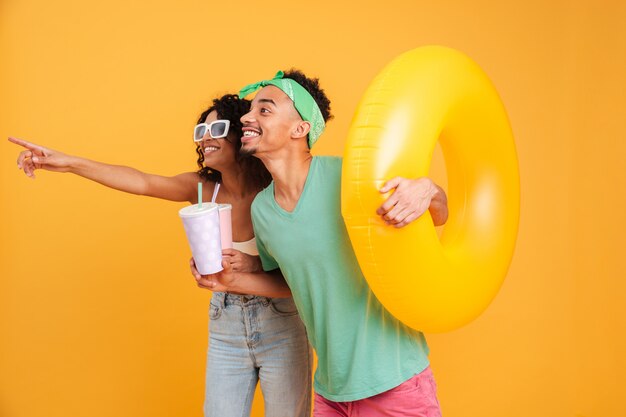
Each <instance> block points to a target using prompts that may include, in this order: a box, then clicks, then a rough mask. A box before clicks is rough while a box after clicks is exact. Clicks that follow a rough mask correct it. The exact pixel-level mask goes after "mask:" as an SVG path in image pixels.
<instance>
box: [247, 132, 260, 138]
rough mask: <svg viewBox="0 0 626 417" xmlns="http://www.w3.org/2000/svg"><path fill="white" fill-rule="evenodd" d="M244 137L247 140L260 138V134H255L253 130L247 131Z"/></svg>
mask: <svg viewBox="0 0 626 417" xmlns="http://www.w3.org/2000/svg"><path fill="white" fill-rule="evenodd" d="M243 136H244V137H246V138H250V137H253V136H259V134H258V133H257V132H254V131H252V130H246V131H245V132H243Z"/></svg>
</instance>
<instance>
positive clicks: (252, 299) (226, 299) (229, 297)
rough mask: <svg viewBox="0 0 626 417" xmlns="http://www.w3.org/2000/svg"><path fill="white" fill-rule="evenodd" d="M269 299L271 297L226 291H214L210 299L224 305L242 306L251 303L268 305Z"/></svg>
mask: <svg viewBox="0 0 626 417" xmlns="http://www.w3.org/2000/svg"><path fill="white" fill-rule="evenodd" d="M270 300H271V298H268V297H261V296H259V295H240V294H231V293H228V292H214V293H213V300H212V301H213V303H217V304H218V305H220V306H222V307H224V306H227V305H230V304H238V305H242V306H243V305H252V304H264V305H268V304H269V303H270Z"/></svg>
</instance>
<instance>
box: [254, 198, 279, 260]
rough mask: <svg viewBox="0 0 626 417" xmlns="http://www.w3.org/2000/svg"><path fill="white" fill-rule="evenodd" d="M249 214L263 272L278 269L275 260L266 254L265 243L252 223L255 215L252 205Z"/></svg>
mask: <svg viewBox="0 0 626 417" xmlns="http://www.w3.org/2000/svg"><path fill="white" fill-rule="evenodd" d="M251 214H252V229H253V230H254V236H255V237H256V248H257V250H258V251H259V257H260V258H261V264H262V265H263V270H264V271H273V270H275V269H278V262H276V259H274V258H273V257H272V255H270V254H269V253H268V252H267V248H266V247H265V243H263V239H261V237H260V236H259V233H258V229H257V226H256V224H255V221H254V217H255V214H256V213H255V205H254V203H253V204H252V213H251Z"/></svg>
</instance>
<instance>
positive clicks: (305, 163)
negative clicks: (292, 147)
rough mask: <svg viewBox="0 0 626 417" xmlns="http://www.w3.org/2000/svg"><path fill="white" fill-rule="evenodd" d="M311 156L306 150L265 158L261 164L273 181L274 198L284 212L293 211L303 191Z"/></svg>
mask: <svg viewBox="0 0 626 417" xmlns="http://www.w3.org/2000/svg"><path fill="white" fill-rule="evenodd" d="M312 160H313V156H312V155H311V153H310V152H309V151H308V150H307V151H305V152H303V151H301V150H299V151H295V152H285V153H284V154H282V155H280V156H267V157H265V158H263V163H264V164H265V166H266V167H267V169H268V171H269V172H270V174H272V179H273V180H274V198H275V199H276V202H277V203H278V205H280V206H281V207H282V208H283V209H284V210H286V211H289V212H291V211H293V210H294V209H295V208H296V205H297V204H298V200H299V199H300V196H301V195H302V191H303V190H304V184H305V183H306V179H307V176H308V175H309V168H310V166H311V161H312Z"/></svg>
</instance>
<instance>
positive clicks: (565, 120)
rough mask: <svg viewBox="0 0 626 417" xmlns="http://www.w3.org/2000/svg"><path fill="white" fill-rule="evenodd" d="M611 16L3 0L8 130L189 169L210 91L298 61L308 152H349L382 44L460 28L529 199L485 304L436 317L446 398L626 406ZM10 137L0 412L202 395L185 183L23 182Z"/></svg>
mask: <svg viewBox="0 0 626 417" xmlns="http://www.w3.org/2000/svg"><path fill="white" fill-rule="evenodd" d="M624 21H626V2H623V1H621V2H620V1H599V2H594V1H591V0H589V1H552V2H540V1H523V2H521V1H520V2H517V1H504V2H491V1H485V0H476V1H463V2H460V1H459V2H452V1H429V2H426V1H421V2H417V1H416V2H408V1H406V2H397V1H387V2H383V3H381V2H367V1H361V2H340V1H332V2H331V1H322V2H306V3H301V4H300V3H296V2H284V3H281V2H272V3H268V2H266V3H261V2H237V1H226V0H224V1H222V2H219V3H218V2H208V1H199V0H181V1H180V2H177V3H176V5H174V2H171V3H170V2H148V1H143V2H142V1H128V0H124V1H121V0H112V1H100V2H85V1H78V0H74V1H72V0H59V1H54V2H52V1H41V0H38V1H18V0H1V1H0V94H1V99H0V100H1V101H0V136H1V137H3V138H4V137H6V136H8V135H15V136H18V137H22V138H25V139H29V140H33V141H35V142H40V143H42V144H45V145H47V146H49V147H51V148H56V149H59V150H62V151H65V152H69V153H75V154H78V155H82V156H86V157H90V158H93V159H98V160H103V161H107V162H111V163H117V164H125V165H130V166H134V167H137V168H139V169H142V170H145V171H148V172H155V173H162V174H167V175H169V174H176V173H179V172H183V171H188V170H193V169H194V168H195V154H194V152H193V144H192V143H190V142H191V140H190V136H191V129H192V126H193V125H194V123H195V120H196V117H197V115H198V114H199V113H200V112H201V111H202V110H203V109H204V108H205V106H206V105H207V104H208V103H209V101H210V99H211V98H212V97H214V96H215V95H216V94H221V93H224V92H228V91H234V90H235V89H237V88H238V87H240V86H241V85H243V84H245V83H248V82H251V81H255V80H257V79H260V78H267V77H269V76H271V75H273V74H274V72H275V71H276V70H277V69H279V68H289V67H291V66H296V67H298V68H301V69H303V70H305V72H307V73H308V74H310V75H315V76H318V77H320V79H321V81H322V85H323V86H324V87H325V89H326V91H327V93H328V95H329V96H330V97H331V99H332V103H333V110H334V113H335V114H336V118H335V120H334V121H332V122H331V123H330V124H329V126H328V130H327V132H326V133H325V135H324V136H323V137H322V139H321V141H320V142H319V144H318V145H317V147H316V153H318V154H340V153H341V152H342V147H343V144H344V138H345V135H346V132H347V129H348V126H349V123H350V120H351V117H352V113H353V111H354V109H355V107H356V104H357V102H358V100H359V98H360V96H361V94H362V93H363V91H364V90H365V88H366V86H367V85H368V83H369V81H370V80H371V79H372V78H373V77H374V75H375V74H376V73H377V72H378V71H379V70H380V69H381V68H382V67H383V66H384V65H385V64H386V63H387V62H389V61H390V60H391V59H392V58H393V57H395V56H396V55H398V54H399V53H401V52H404V51H406V50H408V49H412V48H414V47H416V46H420V45H426V44H442V45H446V46H451V47H454V48H457V49H459V50H461V51H463V52H465V53H466V54H468V55H469V56H470V57H472V58H473V59H474V60H476V61H477V62H478V63H479V64H480V65H481V66H482V67H483V69H484V70H485V71H486V72H487V73H488V74H489V76H490V77H491V79H492V80H493V82H494V84H495V85H496V87H497V89H498V91H499V92H500V94H501V96H502V99H503V101H504V103H505V105H506V107H507V109H508V112H509V115H510V119H511V123H512V126H513V131H514V133H515V137H516V142H517V147H518V155H519V161H520V170H521V186H522V206H521V210H522V211H521V215H522V217H521V224H520V233H519V239H518V245H517V250H516V253H515V256H514V259H513V263H512V265H511V268H510V271H509V275H508V278H507V280H506V281H505V284H504V286H503V288H502V290H501V292H500V294H499V295H498V296H497V298H496V299H495V301H494V302H493V304H492V305H491V306H490V308H489V309H488V310H487V311H486V312H485V313H484V314H483V315H482V316H481V317H480V318H479V319H477V320H476V321H475V322H473V323H471V324H470V325H468V326H466V327H464V328H462V329H460V330H457V331H454V332H450V333H446V334H439V335H429V336H428V340H429V343H430V346H431V350H432V355H431V359H432V363H433V368H434V371H435V374H436V377H437V380H438V384H439V397H440V401H441V403H442V408H443V412H444V415H445V416H447V417H453V416H458V417H461V416H462V417H478V416H480V417H491V416H493V417H500V416H542V417H543V416H546V417H548V416H549V417H560V416H563V417H565V416H578V417H618V416H624V415H626V405H625V404H626V403H625V402H624V400H623V398H624V394H625V392H624V391H625V389H624V387H625V386H626V380H625V379H626V378H625V377H624V375H625V371H626V363H625V362H626V359H625V357H626V355H625V353H626V336H625V331H626V307H625V305H626V303H625V302H624V300H626V280H625V279H624V278H625V275H626V274H624V270H623V256H624V255H623V248H624V246H625V244H626V241H625V238H624V233H625V232H626V230H625V229H626V228H625V226H626V224H625V220H624V212H625V209H626V203H625V190H626V176H625V174H624V172H625V171H626V169H625V168H624V159H625V156H626V152H625V150H626V146H625V145H624V139H623V137H624V134H623V131H624V116H625V115H626V87H625V86H626V29H625V26H624ZM2 140H3V141H4V139H2ZM17 153H18V149H17V147H16V146H14V145H12V144H10V143H8V142H0V157H1V159H0V199H1V202H0V207H1V210H2V211H1V213H0V416H2V417H34V416H47V417H56V416H73V417H79V416H90V417H99V416H103V417H104V416H107V417H108V416H116V417H126V416H128V417H137V416H154V417H157V416H200V415H201V404H202V397H203V389H204V388H203V383H204V376H203V373H204V361H205V351H206V345H207V330H206V328H207V309H208V299H209V293H208V292H206V291H204V290H200V289H198V288H196V287H195V283H194V281H193V279H192V278H191V277H190V274H189V272H188V268H187V259H188V258H189V249H188V247H187V243H186V240H185V236H184V232H183V229H182V227H181V223H180V220H179V219H178V216H177V214H176V212H177V209H178V208H180V207H181V205H180V204H175V203H168V202H162V201H157V200H151V199H148V198H140V197H136V196H132V195H125V194H122V193H119V192H116V191H113V190H109V189H105V188H103V187H101V186H99V185H96V184H94V183H91V182H89V181H86V180H84V179H81V178H78V177H75V176H73V175H69V174H57V173H48V172H41V173H39V175H38V178H37V180H35V181H31V180H30V179H28V178H26V177H25V176H24V175H23V174H22V173H21V172H19V171H18V170H17V169H16V168H15V158H16V157H17ZM436 165H437V164H436ZM437 170H438V168H437V167H435V168H434V171H437ZM434 174H435V175H436V176H440V173H437V172H434ZM618 254H619V255H621V258H622V259H618ZM254 415H255V416H261V415H262V406H261V404H260V403H258V402H257V403H256V404H255V407H254Z"/></svg>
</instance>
